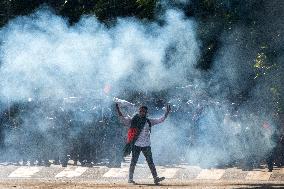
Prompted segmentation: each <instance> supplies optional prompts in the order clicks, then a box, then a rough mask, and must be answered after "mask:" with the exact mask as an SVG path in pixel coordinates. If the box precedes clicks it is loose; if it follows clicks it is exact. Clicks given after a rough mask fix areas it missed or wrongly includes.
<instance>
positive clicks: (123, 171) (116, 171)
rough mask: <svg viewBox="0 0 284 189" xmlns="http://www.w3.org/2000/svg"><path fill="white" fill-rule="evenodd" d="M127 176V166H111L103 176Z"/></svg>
mask: <svg viewBox="0 0 284 189" xmlns="http://www.w3.org/2000/svg"><path fill="white" fill-rule="evenodd" d="M127 176H128V168H127V167H124V168H111V169H110V170H109V171H108V172H106V173H105V174H104V175H103V177H113V178H124V177H127Z"/></svg>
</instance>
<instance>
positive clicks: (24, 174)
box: [8, 167, 41, 178]
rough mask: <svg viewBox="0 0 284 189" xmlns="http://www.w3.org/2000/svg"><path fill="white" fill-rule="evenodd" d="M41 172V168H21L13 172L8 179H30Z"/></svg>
mask: <svg viewBox="0 0 284 189" xmlns="http://www.w3.org/2000/svg"><path fill="white" fill-rule="evenodd" d="M40 170H41V167H19V168H18V169H16V170H15V171H13V172H12V173H11V174H10V175H9V176H8V177H17V178H30V177H32V176H33V175H34V174H35V173H37V172H39V171H40Z"/></svg>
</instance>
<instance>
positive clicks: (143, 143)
mask: <svg viewBox="0 0 284 189" xmlns="http://www.w3.org/2000/svg"><path fill="white" fill-rule="evenodd" d="M119 118H120V121H121V122H122V123H123V124H124V125H125V126H127V127H130V126H131V119H132V118H131V117H130V116H119ZM165 119H166V117H165V116H162V117H161V118H158V119H149V121H150V123H151V126H154V125H157V124H159V123H162V122H163V121H165ZM150 145H151V140H150V126H149V124H148V122H147V121H146V123H145V126H144V127H143V129H142V130H141V132H140V134H139V136H138V138H137V140H136V142H135V146H139V147H147V146H150Z"/></svg>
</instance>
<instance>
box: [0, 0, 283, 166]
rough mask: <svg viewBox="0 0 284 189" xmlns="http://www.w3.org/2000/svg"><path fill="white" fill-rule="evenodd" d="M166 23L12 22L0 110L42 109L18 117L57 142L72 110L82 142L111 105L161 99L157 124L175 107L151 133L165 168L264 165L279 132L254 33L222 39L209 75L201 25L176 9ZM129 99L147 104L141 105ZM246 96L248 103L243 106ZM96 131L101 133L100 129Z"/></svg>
mask: <svg viewBox="0 0 284 189" xmlns="http://www.w3.org/2000/svg"><path fill="white" fill-rule="evenodd" d="M180 2H181V3H188V2H189V1H180ZM161 18H162V19H163V22H162V24H161V23H156V22H150V23H145V22H142V21H140V20H136V19H134V18H119V19H118V20H117V22H116V23H115V25H114V26H107V25H105V24H103V23H100V22H99V21H98V20H97V19H96V18H95V17H90V16H84V17H82V18H81V20H80V21H79V22H78V23H77V24H75V25H73V26H70V25H69V24H68V22H67V20H65V19H63V18H62V17H59V16H57V15H54V14H53V13H52V12H51V11H49V10H48V9H47V8H43V9H40V10H38V11H37V12H35V13H34V14H32V15H29V16H23V17H18V18H16V19H14V20H12V21H11V22H10V23H9V24H8V25H6V26H5V27H4V28H2V29H1V30H0V41H1V46H0V63H1V66H0V75H1V78H0V86H1V88H0V101H1V103H2V104H3V106H9V105H11V104H17V103H28V102H33V101H40V102H41V104H39V105H38V106H37V107H31V109H32V110H34V111H33V112H34V113H32V114H30V113H25V112H22V113H21V114H20V115H21V116H20V117H21V125H24V128H25V129H27V130H32V131H33V134H34V135H32V136H42V137H45V138H46V141H49V140H55V139H52V138H51V135H50V133H49V134H48V133H47V131H48V129H49V128H50V127H52V126H54V125H57V126H60V127H64V125H65V123H64V121H65V122H66V121H68V120H70V118H68V117H67V118H65V119H64V120H63V121H62V122H60V123H58V122H56V123H54V122H51V121H50V120H52V118H53V116H54V115H57V114H58V113H57V112H56V111H55V110H57V109H60V108H61V109H64V110H72V117H73V118H75V119H76V120H79V121H80V123H83V124H81V125H79V126H78V127H77V128H76V129H74V133H72V134H73V135H76V134H77V133H80V132H81V131H82V130H84V129H86V128H85V127H86V124H88V123H92V121H94V117H96V118H97V117H99V119H101V118H102V119H103V114H104V113H107V111H111V106H112V104H113V101H112V100H111V99H112V97H119V98H120V96H122V97H123V98H126V100H130V101H131V102H133V103H137V105H138V103H145V102H146V101H145V100H143V98H144V96H143V95H145V96H146V97H145V98H148V99H150V98H153V99H154V100H152V101H151V103H149V104H147V105H148V106H149V108H150V114H151V117H157V116H160V115H162V114H163V112H164V110H163V105H164V104H165V102H169V103H170V104H171V105H172V108H173V112H172V115H170V117H169V118H168V120H167V121H166V122H165V123H163V124H162V125H160V126H155V127H154V128H153V132H152V145H153V153H154V156H155V158H157V159H156V161H157V163H160V164H172V163H179V162H187V163H190V164H194V165H200V166H205V167H212V166H221V165H231V164H234V163H235V162H237V161H243V160H246V161H261V160H262V159H263V157H264V156H265V155H266V154H267V153H269V152H270V150H271V149H272V148H273V147H274V146H275V143H274V142H273V141H272V140H271V137H272V136H273V133H274V131H275V129H276V126H275V124H274V121H273V119H272V115H268V114H266V113H265V112H271V111H269V110H270V108H271V105H270V104H271V103H270V100H269V99H265V97H267V95H266V94H260V93H259V92H260V91H269V90H270V88H269V87H268V85H267V82H269V81H265V82H256V80H254V79H253V78H254V76H255V70H254V68H253V64H254V60H255V57H257V55H258V53H259V51H258V49H257V47H256V45H255V44H254V43H253V42H252V41H253V39H251V38H249V37H248V36H247V35H246V34H247V33H248V31H249V29H248V28H247V27H246V26H236V27H235V28H234V29H233V32H230V33H228V32H227V33H226V32H224V33H223V34H222V36H221V39H222V47H221V48H220V49H219V51H218V52H217V54H216V56H215V60H214V65H213V68H212V69H211V70H210V71H208V72H203V71H202V70H199V69H197V68H196V67H195V66H196V64H197V62H198V59H199V56H200V48H201V47H202V44H201V43H200V42H199V40H198V38H197V36H196V29H197V27H198V24H197V23H196V21H194V19H189V18H185V16H184V15H183V13H181V12H180V11H178V10H167V11H166V12H165V14H164V15H163V16H162V17H161ZM276 45H279V44H278V43H276ZM280 60H281V58H280ZM275 72H276V73H280V72H279V71H275ZM271 80H273V78H271ZM264 89H265V90H264ZM128 91H131V92H133V91H138V92H141V93H140V94H139V95H141V96H139V97H137V99H138V100H137V99H135V98H134V97H130V96H131V95H133V94H127V92H128ZM244 92H245V95H246V96H247V97H248V100H247V101H244V100H242V99H239V95H240V94H242V93H244ZM157 94H158V95H160V96H162V97H161V98H163V99H162V103H160V104H159V103H156V104H155V103H154V102H155V100H157V99H155V97H156V96H157ZM131 98H132V99H131ZM232 99H235V100H232ZM235 101H236V102H235ZM161 104H162V105H161ZM99 106H100V107H103V108H104V109H103V111H101V110H102V109H100V108H98V107H99ZM256 107H257V108H259V109H258V110H259V111H256V109H257V108H256ZM129 113H133V112H132V111H129ZM47 114H48V115H47ZM113 116H114V115H113ZM265 123H267V124H265ZM108 126H109V127H117V126H116V125H115V126H113V125H108ZM94 128H95V131H96V132H97V133H98V134H97V136H99V135H100V134H101V135H103V133H102V131H101V130H100V128H99V125H94ZM14 136H16V135H9V136H8V137H6V138H5V139H6V141H5V142H6V143H7V144H8V146H9V145H13V143H16V142H15V137H14ZM161 136H162V137H161ZM161 139H162V140H161ZM33 140H40V139H39V138H33ZM96 140H98V138H97V139H96ZM28 142H30V141H28ZM58 143H60V142H58ZM42 145H43V144H42ZM31 148H32V147H31ZM13 150H14V151H17V154H18V155H19V156H20V155H21V153H22V152H21V151H20V150H17V149H13ZM30 150H32V149H30ZM11 153H12V152H11Z"/></svg>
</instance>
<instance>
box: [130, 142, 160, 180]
mask: <svg viewBox="0 0 284 189" xmlns="http://www.w3.org/2000/svg"><path fill="white" fill-rule="evenodd" d="M141 151H142V153H143V154H144V156H145V158H146V161H147V163H148V166H149V168H150V170H151V173H152V175H153V178H154V179H155V178H157V171H156V167H155V165H154V162H153V157H152V152H151V147H150V146H147V147H139V146H135V145H134V147H133V149H132V158H131V163H130V168H129V180H133V174H134V170H135V166H136V163H137V161H138V158H139V155H140V152H141Z"/></svg>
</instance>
